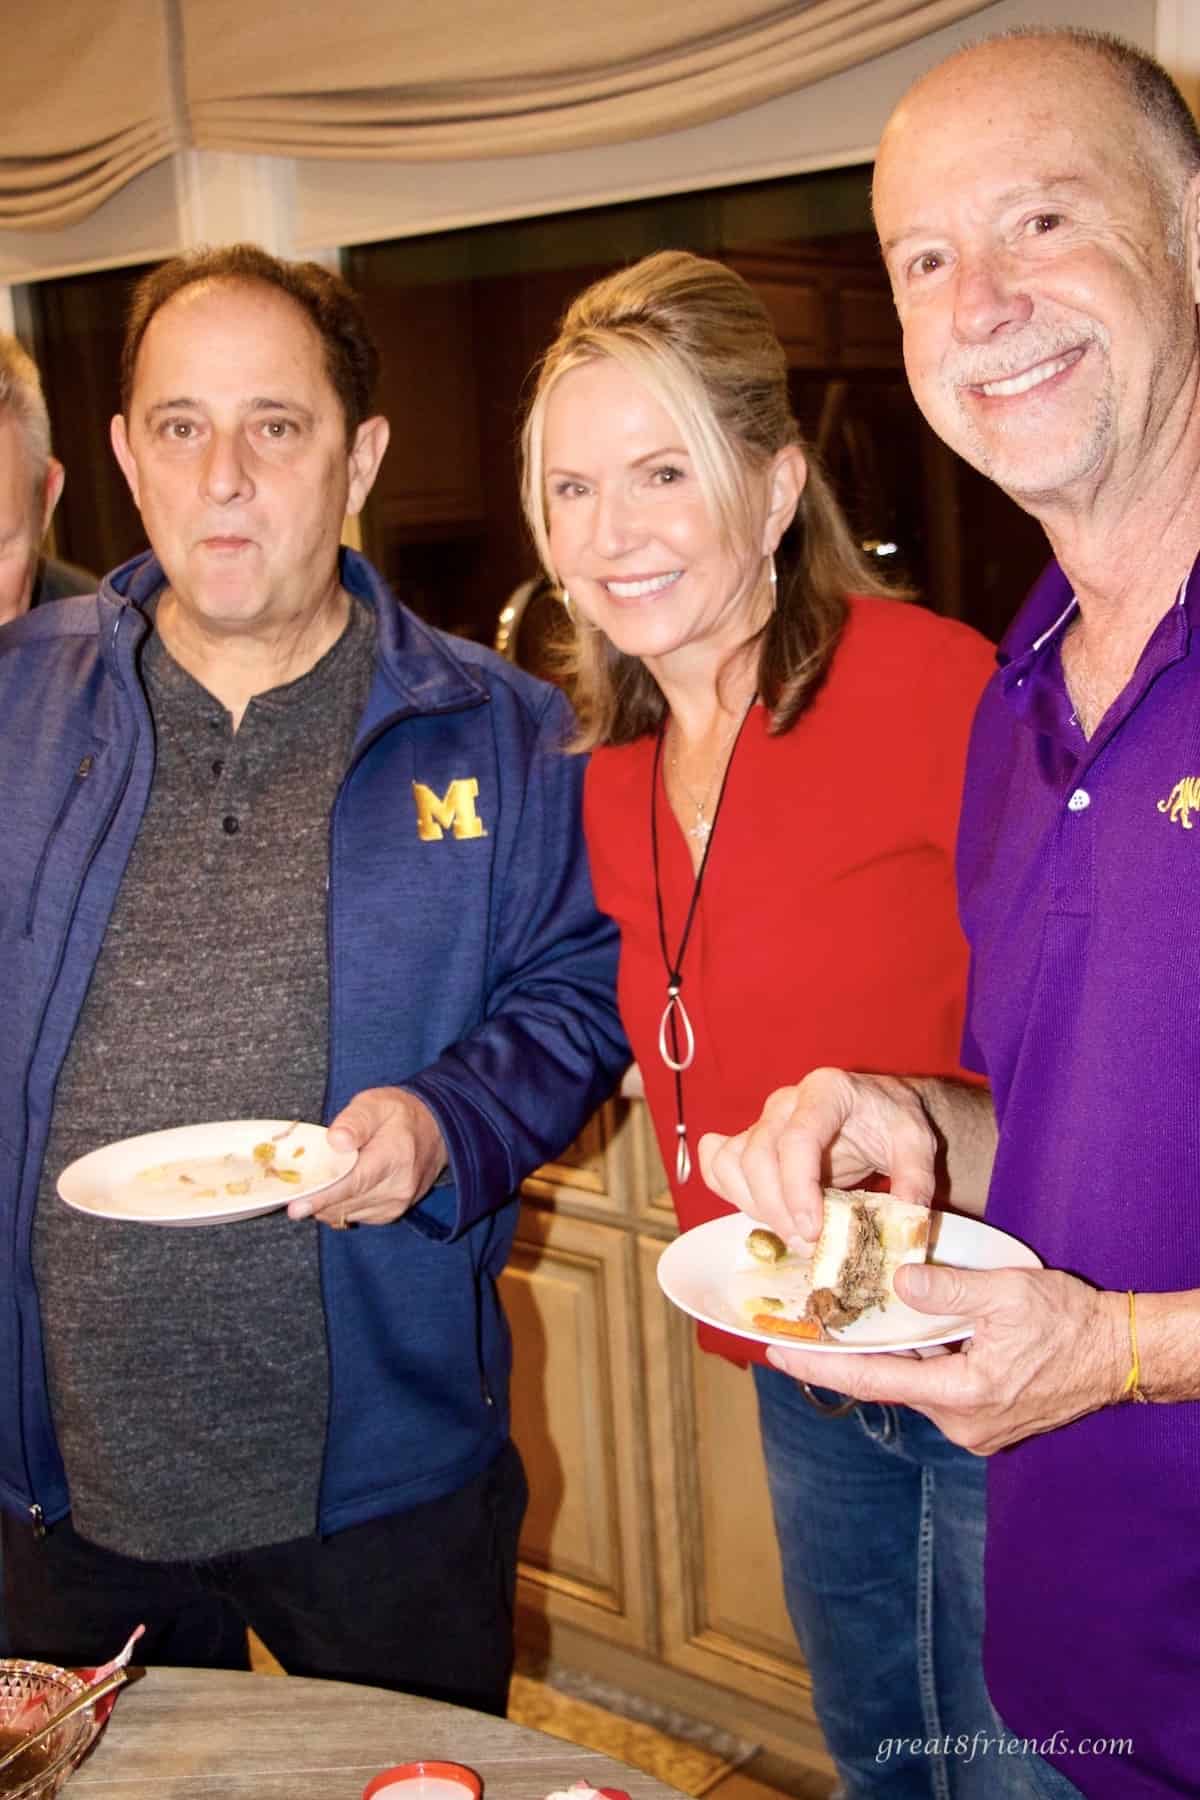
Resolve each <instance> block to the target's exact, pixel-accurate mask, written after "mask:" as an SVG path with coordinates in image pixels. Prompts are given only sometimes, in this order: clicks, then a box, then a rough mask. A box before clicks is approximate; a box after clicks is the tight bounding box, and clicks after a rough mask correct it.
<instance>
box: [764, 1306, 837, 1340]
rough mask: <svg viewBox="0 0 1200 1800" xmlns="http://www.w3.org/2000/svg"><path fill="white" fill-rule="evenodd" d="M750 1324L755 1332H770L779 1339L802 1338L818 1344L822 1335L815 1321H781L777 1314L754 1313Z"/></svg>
mask: <svg viewBox="0 0 1200 1800" xmlns="http://www.w3.org/2000/svg"><path fill="white" fill-rule="evenodd" d="M751 1323H752V1324H753V1326H754V1329H755V1330H756V1331H770V1332H773V1333H777V1334H778V1335H779V1336H780V1337H793V1338H804V1339H805V1340H806V1341H807V1342H808V1343H810V1344H811V1343H819V1342H820V1340H821V1338H822V1336H823V1335H824V1334H823V1333H822V1331H821V1327H820V1325H818V1323H817V1321H816V1320H815V1319H781V1318H780V1317H779V1315H778V1314H777V1313H755V1314H754V1316H753V1318H752V1320H751Z"/></svg>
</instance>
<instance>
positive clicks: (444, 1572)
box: [3, 1444, 528, 1714]
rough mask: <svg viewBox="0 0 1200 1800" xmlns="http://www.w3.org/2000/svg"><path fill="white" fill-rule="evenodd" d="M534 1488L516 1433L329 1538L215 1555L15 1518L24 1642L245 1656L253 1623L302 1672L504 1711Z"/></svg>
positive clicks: (19, 1633)
mask: <svg viewBox="0 0 1200 1800" xmlns="http://www.w3.org/2000/svg"><path fill="white" fill-rule="evenodd" d="M527 1498H528V1489H527V1487H526V1483H525V1471H524V1469H523V1468H522V1466H521V1459H520V1457H519V1455H518V1454H517V1451H516V1448H515V1446H514V1445H512V1444H509V1445H507V1446H506V1447H505V1449H504V1450H503V1451H502V1452H501V1454H500V1455H499V1456H498V1457H497V1458H496V1460H495V1462H494V1463H493V1464H492V1465H491V1467H490V1468H488V1469H487V1470H485V1472H484V1473H483V1474H482V1475H480V1476H477V1477H476V1479H475V1480H474V1481H472V1482H470V1483H469V1484H468V1485H467V1486H466V1487H464V1488H461V1489H460V1490H459V1491H458V1493H456V1494H449V1495H447V1496H446V1498H445V1499H443V1500H434V1501H430V1502H428V1503H427V1504H426V1505H424V1506H417V1507H414V1508H413V1509H412V1510H411V1511H410V1512H403V1513H393V1514H391V1515H390V1516H389V1517H387V1518H382V1519H372V1520H370V1521H369V1522H368V1523H367V1524H365V1525H354V1526H351V1527H350V1528H349V1529H348V1530H346V1531H339V1532H336V1533H335V1534H334V1535H333V1536H332V1537H326V1538H321V1537H308V1538H296V1539H294V1540H292V1541H290V1542H288V1543H284V1544H270V1545H267V1546H266V1547H265V1548H263V1549H259V1550H246V1551H238V1552H236V1553H234V1554H232V1555H229V1556H217V1557H212V1558H209V1559H207V1560H205V1561H203V1562H192V1563H161V1562H160V1563H156V1562H142V1561H139V1560H136V1559H135V1558H133V1557H128V1556H119V1555H117V1554H115V1553H114V1552H113V1551H111V1550H102V1549H100V1548H99V1547H98V1546H97V1545H95V1544H90V1543H88V1542H87V1540H86V1539H85V1538H81V1537H80V1536H79V1535H78V1533H77V1532H75V1531H74V1530H73V1529H72V1527H71V1523H70V1521H69V1520H67V1519H64V1520H63V1521H61V1523H59V1524H57V1525H54V1526H52V1527H51V1528H50V1530H49V1531H47V1532H46V1534H45V1536H44V1537H40V1538H39V1537H36V1536H35V1535H34V1533H33V1530H32V1528H31V1527H30V1526H28V1525H26V1524H25V1523H24V1521H23V1520H20V1519H17V1518H13V1517H11V1516H8V1515H6V1516H5V1518H4V1522H3V1529H4V1580H5V1590H6V1604H7V1614H8V1630H9V1636H10V1637H11V1639H12V1644H13V1651H14V1654H15V1655H19V1656H28V1657H33V1658H36V1659H37V1660H39V1661H42V1662H53V1663H61V1664H64V1665H66V1666H67V1667H68V1668H73V1667H78V1666H91V1665H96V1664H99V1663H102V1662H107V1661H108V1659H109V1657H111V1656H115V1655H116V1653H117V1651H118V1650H119V1649H120V1648H121V1645H122V1644H123V1643H124V1642H125V1639H126V1638H127V1637H128V1636H129V1633H130V1632H131V1631H132V1630H133V1628H134V1626H135V1625H138V1624H144V1625H145V1627H146V1635H145V1637H143V1638H142V1639H141V1640H140V1641H139V1643H138V1646H137V1651H136V1654H135V1658H134V1660H135V1661H136V1662H138V1663H141V1664H154V1663H170V1664H175V1665H176V1666H178V1667H186V1668H194V1669H245V1668H247V1667H248V1661H247V1653H246V1627H247V1626H250V1627H251V1628H252V1629H253V1630H254V1631H255V1632H257V1634H258V1636H259V1637H260V1638H261V1639H262V1641H263V1643H264V1644H266V1646H267V1648H268V1649H269V1650H270V1651H271V1652H272V1653H273V1654H274V1655H275V1656H276V1657H278V1659H279V1661H280V1662H281V1663H282V1664H283V1666H284V1668H285V1669H286V1670H287V1671H288V1673H289V1674H291V1675H316V1676H326V1677H330V1678H333V1679H335V1680H339V1681H362V1682H368V1683H370V1684H371V1685H372V1686H374V1687H384V1688H398V1689H400V1690H401V1691H402V1692H404V1693H408V1694H421V1695H425V1696H427V1697H429V1698H431V1699H435V1700H449V1701H452V1702H454V1703H456V1704H457V1705H459V1706H473V1707H476V1708H478V1709H479V1710H480V1711H481V1712H491V1713H501V1714H502V1713H503V1712H504V1710H505V1707H506V1705H507V1700H508V1683H509V1677H510V1676H511V1674H512V1665H513V1601H514V1593H515V1588H516V1574H517V1536H518V1533H519V1531H520V1528H521V1520H522V1518H523V1517H524V1513H525V1503H526V1500H527Z"/></svg>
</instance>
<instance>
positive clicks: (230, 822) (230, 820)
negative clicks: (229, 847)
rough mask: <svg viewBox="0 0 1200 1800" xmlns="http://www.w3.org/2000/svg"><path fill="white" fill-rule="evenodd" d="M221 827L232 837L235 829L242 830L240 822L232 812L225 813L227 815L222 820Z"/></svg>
mask: <svg viewBox="0 0 1200 1800" xmlns="http://www.w3.org/2000/svg"><path fill="white" fill-rule="evenodd" d="M221 828H222V830H224V831H225V832H227V833H228V834H229V836H230V837H232V836H233V834H234V832H235V831H240V830H241V826H240V824H239V823H238V821H237V820H236V819H235V818H234V816H233V814H232V813H226V814H225V817H224V818H223V819H222V820H221Z"/></svg>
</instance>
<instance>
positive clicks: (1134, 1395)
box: [1121, 1288, 1149, 1402]
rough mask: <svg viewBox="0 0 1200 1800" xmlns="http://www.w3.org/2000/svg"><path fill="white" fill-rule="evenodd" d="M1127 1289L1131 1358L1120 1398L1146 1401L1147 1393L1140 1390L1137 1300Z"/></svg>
mask: <svg viewBox="0 0 1200 1800" xmlns="http://www.w3.org/2000/svg"><path fill="white" fill-rule="evenodd" d="M1127 1291H1128V1294H1129V1351H1130V1355H1131V1356H1132V1358H1133V1360H1132V1362H1131V1363H1130V1366H1129V1373H1128V1375H1127V1376H1126V1377H1125V1386H1124V1387H1123V1388H1122V1389H1121V1398H1122V1400H1140V1401H1142V1402H1146V1401H1148V1400H1149V1395H1148V1394H1143V1392H1142V1387H1141V1381H1142V1364H1141V1359H1140V1357H1139V1356H1138V1341H1137V1301H1136V1298H1135V1296H1134V1292H1133V1289H1132V1288H1129V1289H1128V1290H1127Z"/></svg>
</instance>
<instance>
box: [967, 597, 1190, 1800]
mask: <svg viewBox="0 0 1200 1800" xmlns="http://www.w3.org/2000/svg"><path fill="white" fill-rule="evenodd" d="M1073 613H1074V603H1073V600H1072V596H1071V592H1070V588H1069V586H1068V584H1067V582H1066V579H1065V577H1064V576H1063V574H1062V571H1061V570H1060V569H1059V568H1058V567H1057V565H1051V567H1050V568H1049V569H1048V570H1047V571H1046V573H1045V574H1044V575H1043V576H1042V577H1041V579H1040V580H1039V582H1038V584H1037V586H1036V587H1035V588H1034V590H1033V593H1032V594H1031V595H1030V598H1029V600H1028V602H1027V603H1026V605H1025V607H1024V609H1023V610H1022V612H1021V614H1020V616H1019V618H1018V619H1017V621H1016V623H1015V625H1014V626H1013V628H1012V630H1011V631H1010V632H1009V634H1008V636H1007V638H1006V639H1005V641H1004V644H1003V646H1002V648H1001V653H1000V661H1001V668H1000V670H999V672H998V673H997V674H996V675H995V676H994V677H993V679H992V681H991V683H990V684H989V686H988V688H987V690H986V692H985V694H984V697H983V699H982V701H981V703H980V708H979V713H978V716H977V718H976V722H975V728H974V733H973V736H972V741H971V749H970V755H969V759H968V766H967V782H966V794H965V799H964V808H963V818H962V829H961V835H960V842H959V890H960V903H961V909H962V917H963V923H964V926H965V928H966V932H967V936H968V938H969V940H970V943H971V950H972V993H971V1002H970V1008H969V1013H968V1022H967V1031H966V1043H965V1050H964V1059H963V1060H964V1062H965V1063H966V1064H967V1066H969V1067H975V1068H978V1069H981V1070H984V1071H986V1073H987V1075H988V1076H989V1078H990V1080H991V1083H992V1088H993V1091H994V1094H995V1100H996V1111H997V1114H998V1117H999V1120H1000V1127H1001V1129H1000V1147H999V1151H998V1154H997V1157H996V1166H995V1172H994V1175H993V1178H992V1186H991V1192H990V1196H989V1200H988V1219H989V1221H990V1222H991V1223H992V1224H995V1225H999V1226H1001V1227H1003V1229H1004V1230H1006V1231H1011V1232H1014V1233H1015V1234H1016V1236H1017V1237H1019V1238H1023V1239H1024V1240H1025V1241H1026V1243H1029V1244H1031V1245H1032V1246H1033V1247H1034V1248H1035V1249H1036V1250H1037V1251H1038V1253H1039V1255H1040V1256H1041V1257H1042V1259H1043V1261H1044V1262H1045V1263H1046V1264H1047V1265H1048V1266H1050V1267H1054V1268H1061V1269H1068V1270H1071V1271H1073V1272H1074V1273H1076V1274H1078V1275H1081V1276H1083V1277H1084V1278H1085V1279H1086V1280H1088V1281H1090V1282H1094V1283H1095V1284H1096V1285H1097V1286H1098V1287H1101V1288H1116V1289H1125V1288H1134V1289H1135V1290H1143V1291H1155V1290H1158V1291H1170V1290H1176V1289H1185V1288H1200V904H1198V902H1200V630H1198V629H1197V628H1198V626H1200V565H1198V566H1197V568H1196V569H1194V570H1193V572H1192V575H1191V577H1190V578H1189V591H1187V592H1185V594H1184V596H1183V597H1182V598H1181V599H1178V600H1177V601H1176V603H1175V604H1174V605H1172V606H1171V607H1170V609H1169V611H1168V612H1167V613H1166V615H1165V617H1164V618H1163V619H1162V620H1161V621H1160V623H1159V625H1158V626H1157V628H1156V630H1155V631H1154V634H1153V636H1152V637H1151V639H1150V641H1149V643H1148V644H1147V646H1146V648H1145V650H1144V651H1143V653H1142V657H1141V660H1140V661H1139V663H1138V666H1137V669H1136V670H1135V672H1134V675H1133V677H1132V679H1131V681H1130V682H1129V685H1128V687H1127V688H1126V689H1125V691H1124V692H1123V693H1122V694H1121V696H1120V697H1119V699H1118V700H1117V701H1116V703H1115V704H1114V706H1113V707H1112V709H1111V711H1110V712H1109V713H1108V714H1107V715H1106V716H1105V718H1104V719H1103V721H1102V722H1101V724H1100V727H1099V729H1098V730H1097V731H1096V733H1095V735H1094V737H1093V738H1092V739H1091V740H1090V742H1089V741H1088V740H1087V739H1085V738H1084V735H1083V733H1082V731H1081V730H1080V729H1079V727H1078V725H1076V724H1075V723H1074V722H1073V718H1072V710H1071V702H1070V700H1069V698H1068V697H1067V692H1066V687H1065V685H1064V682H1063V675H1062V663H1061V658H1060V646H1061V642H1062V636H1063V632H1064V631H1065V629H1066V626H1067V624H1068V623H1069V620H1070V618H1071V617H1072V616H1073ZM1196 1354H1197V1362H1198V1363H1200V1342H1198V1343H1197V1346H1196ZM985 1664H986V1669H987V1676H988V1685H989V1687H990V1689H991V1693H992V1698H993V1700H994V1701H995V1704H996V1707H997V1709H998V1711H999V1712H1000V1714H1001V1716H1002V1717H1003V1719H1004V1720H1005V1722H1006V1724H1008V1725H1009V1726H1010V1727H1011V1728H1012V1730H1013V1731H1014V1732H1015V1733H1017V1734H1018V1735H1020V1736H1022V1737H1026V1738H1036V1739H1037V1740H1038V1742H1039V1747H1040V1748H1041V1749H1042V1753H1043V1754H1048V1760H1050V1761H1051V1762H1053V1763H1054V1764H1055V1765H1056V1766H1057V1767H1058V1768H1060V1769H1061V1770H1062V1771H1063V1773H1064V1774H1066V1775H1067V1776H1068V1777H1069V1778H1070V1779H1071V1780H1072V1781H1074V1782H1075V1784H1076V1786H1078V1787H1079V1788H1081V1789H1082V1790H1083V1792H1084V1793H1085V1794H1087V1795H1088V1796H1089V1800H1141V1797H1142V1796H1150V1795H1155V1796H1165V1795H1180V1794H1197V1793H1200V1404H1187V1405H1181V1406H1154V1405H1149V1406H1139V1405H1133V1404H1128V1403H1127V1404H1124V1405H1120V1406H1111V1407H1107V1408H1105V1409H1104V1410H1103V1411H1101V1412H1097V1413H1093V1414H1091V1415H1090V1416H1089V1417H1088V1418H1085V1419H1080V1420H1078V1421H1077V1422H1076V1423H1075V1424H1073V1425H1067V1426H1065V1427H1064V1428H1063V1429H1061V1430H1059V1431H1054V1432H1051V1433H1049V1434H1047V1435H1046V1436H1044V1437H1035V1438H1031V1439H1029V1440H1028V1441H1027V1442H1025V1443H1023V1444H1020V1445H1018V1446H1016V1447H1015V1448H1014V1449H1011V1450H1006V1451H1004V1452H1002V1453H1001V1454H1000V1455H999V1456H996V1457H994V1458H993V1459H992V1462H991V1464H990V1469H989V1491H988V1547H987V1633H986V1644H985ZM1055 1733H1058V1734H1060V1735H1059V1738H1058V1740H1057V1742H1056V1743H1055V1745H1054V1746H1053V1748H1051V1746H1050V1744H1049V1743H1048V1740H1050V1739H1051V1738H1052V1736H1053V1734H1055ZM1125 1737H1130V1738H1132V1739H1133V1754H1132V1756H1129V1755H1120V1754H1118V1755H1103V1754H1102V1755H1095V1754H1092V1755H1084V1754H1081V1753H1079V1750H1078V1746H1079V1744H1080V1742H1081V1740H1084V1739H1088V1740H1091V1739H1096V1738H1125ZM1064 1739H1065V1740H1069V1741H1070V1742H1071V1743H1072V1744H1073V1745H1074V1746H1075V1747H1076V1748H1075V1751H1074V1753H1065V1752H1064V1751H1063V1749H1062V1744H1063V1740H1064Z"/></svg>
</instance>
